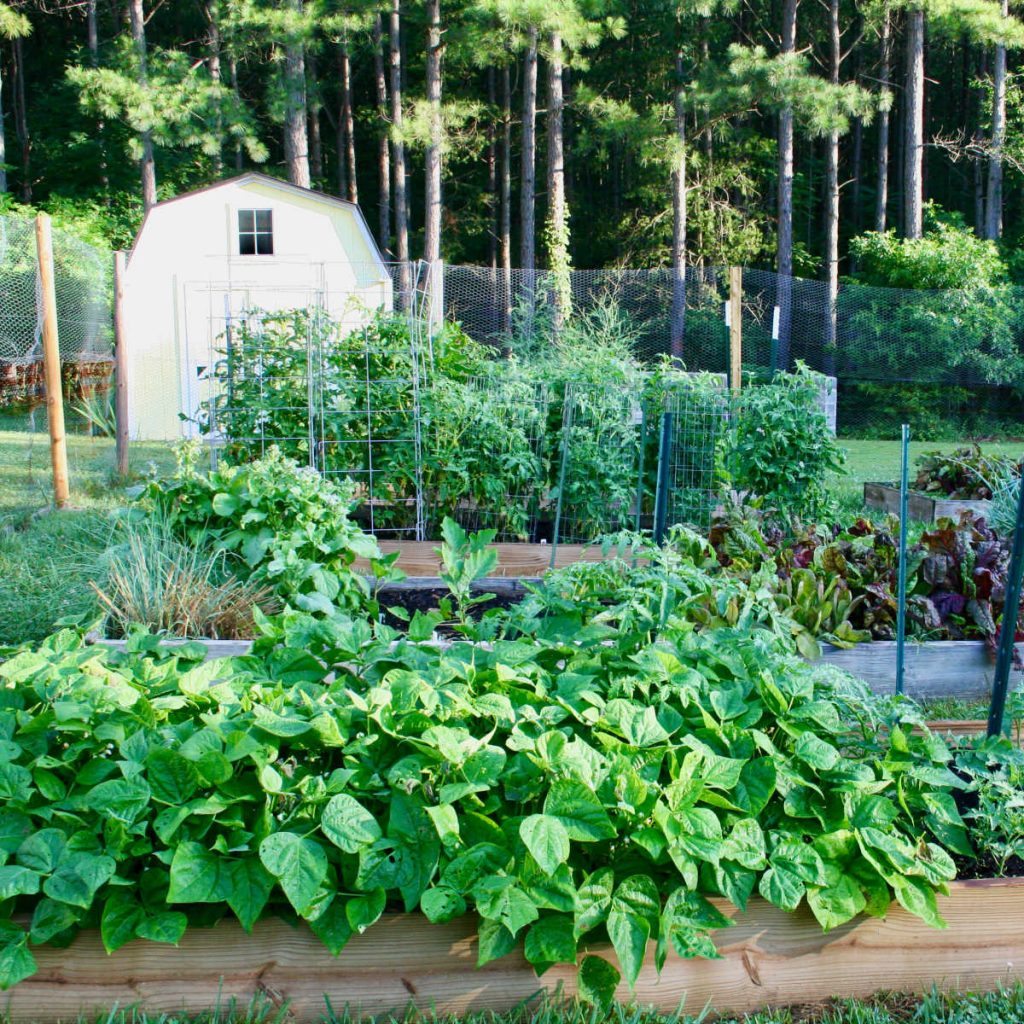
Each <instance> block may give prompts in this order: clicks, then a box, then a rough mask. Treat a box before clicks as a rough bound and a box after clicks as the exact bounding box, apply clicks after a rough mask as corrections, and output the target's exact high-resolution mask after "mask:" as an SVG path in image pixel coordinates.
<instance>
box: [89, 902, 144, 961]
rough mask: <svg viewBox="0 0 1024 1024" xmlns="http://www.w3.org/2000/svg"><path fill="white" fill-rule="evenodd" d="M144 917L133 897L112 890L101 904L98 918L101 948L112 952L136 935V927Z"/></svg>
mask: <svg viewBox="0 0 1024 1024" xmlns="http://www.w3.org/2000/svg"><path fill="white" fill-rule="evenodd" d="M143 917H144V914H143V911H142V907H141V906H140V905H139V904H138V903H137V902H136V900H135V897H134V896H132V895H131V894H130V893H127V892H123V891H114V892H113V893H111V895H110V896H109V897H107V901H106V903H104V905H103V916H102V918H101V919H100V937H101V938H102V940H103V948H104V949H105V950H106V951H107V952H108V953H113V952H114V951H115V950H117V949H120V948H121V947H122V946H124V945H125V944H127V943H129V942H131V941H132V939H134V938H135V937H136V934H137V933H136V930H135V929H136V928H137V927H138V925H139V924H140V923H141V921H142V919H143Z"/></svg>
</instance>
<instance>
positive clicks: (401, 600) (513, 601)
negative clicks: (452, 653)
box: [378, 583, 526, 636]
mask: <svg viewBox="0 0 1024 1024" xmlns="http://www.w3.org/2000/svg"><path fill="white" fill-rule="evenodd" d="M474 589H476V588H474ZM480 589H484V588H480ZM525 596H526V589H525V587H524V586H523V585H522V584H521V583H519V584H515V585H513V586H512V587H510V588H508V589H503V590H502V591H501V592H500V593H492V596H491V598H490V599H489V600H487V601H481V602H480V604H478V605H475V606H474V607H473V610H472V615H473V618H475V619H478V618H480V616H482V615H484V614H485V613H486V612H489V611H491V610H492V609H495V608H512V607H513V606H515V605H517V604H519V602H520V601H522V600H523V598H524V597H525ZM446 597H450V595H449V593H448V588H447V587H443V586H438V587H435V586H422V587H410V586H397V587H382V588H381V590H380V593H379V595H378V599H379V601H380V606H381V608H382V610H383V616H384V621H385V623H387V625H389V626H393V627H395V628H396V629H401V628H402V627H403V626H404V625H405V623H404V622H403V621H402V620H401V619H399V618H398V617H397V616H395V615H392V614H391V613H390V612H389V611H388V609H389V608H396V607H397V608H401V609H403V610H404V611H405V612H407V613H408V614H409V615H410V616H411V615H413V614H414V613H415V612H429V611H434V610H436V609H437V608H438V607H439V606H440V604H441V601H442V600H444V598H446ZM437 632H438V633H439V634H440V635H441V636H454V635H455V633H454V630H452V629H451V628H450V627H448V626H446V625H445V624H444V623H442V624H441V625H440V626H438V629H437Z"/></svg>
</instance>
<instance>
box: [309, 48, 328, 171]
mask: <svg viewBox="0 0 1024 1024" xmlns="http://www.w3.org/2000/svg"><path fill="white" fill-rule="evenodd" d="M305 80H306V106H307V107H308V116H309V124H308V127H307V131H308V132H309V174H310V177H311V179H312V180H313V181H314V182H316V186H317V188H319V187H320V183H321V181H322V180H323V176H324V146H323V140H322V139H321V137H320V78H319V69H318V68H317V61H316V56H315V55H314V54H312V53H309V54H307V55H306V75H305Z"/></svg>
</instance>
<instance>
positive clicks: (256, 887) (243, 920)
mask: <svg viewBox="0 0 1024 1024" xmlns="http://www.w3.org/2000/svg"><path fill="white" fill-rule="evenodd" d="M230 878H231V884H230V887H229V888H228V893H227V901H228V906H229V907H230V908H231V909H232V911H234V914H235V917H237V918H238V921H239V923H240V924H241V926H242V927H243V928H244V929H245V931H247V932H251V931H252V926H253V925H254V924H255V923H256V921H257V920H259V916H260V914H262V913H263V908H264V907H265V906H266V905H267V900H268V899H270V892H271V890H272V889H273V887H274V876H273V875H271V874H270V872H269V871H267V869H266V868H265V867H264V866H263V864H262V863H261V862H260V861H259V860H258V859H257V858H256V857H244V858H242V859H241V860H236V861H234V862H233V863H232V864H231V867H230Z"/></svg>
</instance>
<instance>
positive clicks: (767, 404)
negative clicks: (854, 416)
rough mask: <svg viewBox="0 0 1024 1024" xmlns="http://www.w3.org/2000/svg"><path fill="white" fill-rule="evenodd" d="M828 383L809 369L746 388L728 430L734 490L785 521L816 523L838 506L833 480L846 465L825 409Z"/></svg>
mask: <svg viewBox="0 0 1024 1024" xmlns="http://www.w3.org/2000/svg"><path fill="white" fill-rule="evenodd" d="M821 383H822V378H821V376H820V375H819V374H817V373H814V372H813V371H812V370H809V369H808V368H807V367H806V366H803V365H801V366H799V367H798V369H797V370H796V371H795V372H793V373H779V374H776V376H775V378H774V380H773V382H772V383H771V384H763V385H758V386H754V387H749V388H746V389H744V390H743V391H742V392H741V393H740V396H739V397H738V399H737V401H736V402H735V404H734V406H733V411H732V412H731V414H730V422H729V424H728V428H727V429H726V430H724V431H722V436H721V440H720V446H721V447H720V452H721V458H722V463H723V467H724V475H725V479H726V481H727V483H728V485H729V486H730V487H731V488H732V489H734V490H737V491H745V492H749V493H750V494H751V495H752V496H754V497H757V498H760V499H761V500H762V503H763V506H764V507H765V508H766V509H770V510H772V511H774V512H777V513H779V514H781V515H783V516H789V517H796V518H798V519H803V520H805V521H807V520H815V519H818V518H821V517H823V516H827V515H828V514H829V513H830V512H831V511H832V510H833V506H834V498H833V496H832V493H831V491H830V489H829V483H830V481H831V479H832V477H833V476H834V475H835V474H836V473H838V472H840V471H841V470H842V469H843V467H844V465H845V462H846V453H845V451H844V450H843V449H842V448H841V447H840V446H839V445H838V444H837V443H836V439H835V435H834V434H833V433H832V431H831V430H830V429H829V426H828V421H827V420H826V419H825V414H824V412H822V410H821V406H820V404H819V395H820V390H821Z"/></svg>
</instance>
